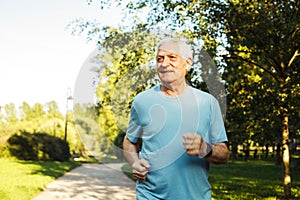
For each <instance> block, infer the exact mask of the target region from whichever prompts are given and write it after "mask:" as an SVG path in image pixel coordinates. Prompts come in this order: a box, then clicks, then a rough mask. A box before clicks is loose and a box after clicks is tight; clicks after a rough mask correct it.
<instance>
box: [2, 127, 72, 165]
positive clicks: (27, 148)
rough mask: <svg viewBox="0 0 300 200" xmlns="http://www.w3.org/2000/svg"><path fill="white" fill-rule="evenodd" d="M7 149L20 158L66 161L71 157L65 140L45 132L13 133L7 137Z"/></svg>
mask: <svg viewBox="0 0 300 200" xmlns="http://www.w3.org/2000/svg"><path fill="white" fill-rule="evenodd" d="M8 149H9V151H10V153H11V155H12V156H14V157H17V158H18V159H20V160H43V161H68V160H69V159H70V157H71V155H70V148H69V145H68V143H67V142H66V141H64V140H62V139H60V138H57V137H54V136H51V135H48V134H45V133H35V134H30V133H27V132H22V133H21V134H14V135H12V136H11V137H10V138H9V139H8Z"/></svg>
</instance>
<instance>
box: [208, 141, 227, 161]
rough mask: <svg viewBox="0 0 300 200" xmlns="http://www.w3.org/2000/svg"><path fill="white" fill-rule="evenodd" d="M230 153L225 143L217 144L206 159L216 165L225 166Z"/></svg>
mask: <svg viewBox="0 0 300 200" xmlns="http://www.w3.org/2000/svg"><path fill="white" fill-rule="evenodd" d="M229 156H230V152H229V150H228V148H227V145H226V144H225V143H217V144H214V145H212V152H211V154H209V155H207V156H206V157H205V158H206V159H207V160H208V161H209V162H212V163H214V164H225V163H227V161H228V160H229Z"/></svg>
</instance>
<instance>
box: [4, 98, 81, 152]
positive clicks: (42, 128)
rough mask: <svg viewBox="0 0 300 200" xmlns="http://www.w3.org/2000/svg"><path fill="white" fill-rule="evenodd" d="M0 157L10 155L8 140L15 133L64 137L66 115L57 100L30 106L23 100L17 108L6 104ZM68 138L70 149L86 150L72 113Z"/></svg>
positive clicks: (73, 150) (69, 120)
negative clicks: (59, 107) (60, 109)
mask: <svg viewBox="0 0 300 200" xmlns="http://www.w3.org/2000/svg"><path fill="white" fill-rule="evenodd" d="M0 116H1V117H0V157H9V156H10V152H9V150H8V145H7V140H8V139H9V138H10V137H11V136H12V135H14V134H15V133H21V132H26V133H31V134H34V133H46V134H48V135H51V136H53V137H57V138H61V139H63V138H64V135H65V119H64V118H65V117H64V116H63V115H62V114H61V112H60V111H59V109H58V106H57V104H56V102H55V101H51V102H48V103H46V104H45V105H41V104H39V103H37V104H34V105H33V106H30V105H29V104H28V103H26V102H23V104H22V106H20V107H19V109H17V108H16V107H15V105H14V104H7V105H5V106H4V109H3V110H2V112H1V114H0ZM68 116H69V117H68V124H67V125H68V138H67V141H68V143H69V147H70V151H72V153H81V152H83V151H84V148H83V145H82V142H81V140H80V138H79V135H78V132H77V130H76V128H75V125H74V123H73V121H74V119H73V116H72V113H68Z"/></svg>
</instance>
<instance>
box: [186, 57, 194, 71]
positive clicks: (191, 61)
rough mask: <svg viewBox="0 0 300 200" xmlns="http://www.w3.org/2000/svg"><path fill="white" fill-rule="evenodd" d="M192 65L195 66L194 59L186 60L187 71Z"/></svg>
mask: <svg viewBox="0 0 300 200" xmlns="http://www.w3.org/2000/svg"><path fill="white" fill-rule="evenodd" d="M192 64H193V59H192V58H188V59H187V60H186V69H187V70H190V68H191V66H192Z"/></svg>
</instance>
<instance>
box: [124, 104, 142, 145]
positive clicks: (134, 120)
mask: <svg viewBox="0 0 300 200" xmlns="http://www.w3.org/2000/svg"><path fill="white" fill-rule="evenodd" d="M140 124H141V123H140V120H139V117H138V113H137V111H136V107H135V104H134V101H133V102H132V106H131V109H130V119H129V123H128V127H127V131H126V137H127V138H128V139H129V140H130V141H131V142H132V143H137V141H138V138H140V137H141V134H142V126H141V125H140Z"/></svg>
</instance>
